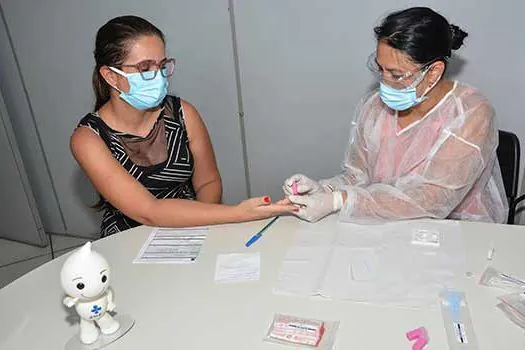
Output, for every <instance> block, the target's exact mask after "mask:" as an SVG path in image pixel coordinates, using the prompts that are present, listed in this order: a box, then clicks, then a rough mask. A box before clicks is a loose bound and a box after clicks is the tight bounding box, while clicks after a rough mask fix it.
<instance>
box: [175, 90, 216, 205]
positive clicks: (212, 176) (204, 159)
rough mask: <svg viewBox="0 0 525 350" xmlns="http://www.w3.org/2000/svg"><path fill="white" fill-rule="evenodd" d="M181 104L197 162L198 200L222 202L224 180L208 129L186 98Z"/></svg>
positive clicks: (195, 169)
mask: <svg viewBox="0 0 525 350" xmlns="http://www.w3.org/2000/svg"><path fill="white" fill-rule="evenodd" d="M181 104H182V109H183V111H184V121H185V124H186V128H187V130H188V138H189V140H190V151H191V153H192V155H193V159H194V164H195V165H194V172H193V177H192V182H193V188H195V192H196V193H197V200H198V201H200V202H204V203H220V202H221V197H222V182H221V176H220V174H219V169H218V168H217V161H216V160H215V154H214V152H213V146H212V144H211V140H210V136H209V134H208V130H207V129H206V125H204V122H203V121H202V119H201V116H200V115H199V112H197V110H196V109H195V107H193V106H192V105H191V104H190V103H188V102H186V101H184V100H181Z"/></svg>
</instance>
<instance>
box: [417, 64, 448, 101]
mask: <svg viewBox="0 0 525 350" xmlns="http://www.w3.org/2000/svg"><path fill="white" fill-rule="evenodd" d="M430 67H432V66H431V65H430V66H428V68H427V69H426V70H425V74H424V75H426V74H427V73H428V72H429V71H430ZM442 77H443V74H441V75H440V76H439V77H438V78H437V79H436V81H434V83H433V84H432V85H430V86H429V87H427V88H426V90H425V92H423V94H421V98H423V97H425V98H426V94H428V93H429V92H430V90H432V89H433V88H435V87H436V85H437V84H438V83H439V81H440V80H441V78H442ZM421 81H423V79H422V80H421ZM420 83H421V82H420Z"/></svg>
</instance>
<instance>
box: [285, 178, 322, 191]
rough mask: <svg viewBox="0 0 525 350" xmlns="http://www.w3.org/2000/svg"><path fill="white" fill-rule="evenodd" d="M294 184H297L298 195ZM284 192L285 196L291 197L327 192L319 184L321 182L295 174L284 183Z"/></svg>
mask: <svg viewBox="0 0 525 350" xmlns="http://www.w3.org/2000/svg"><path fill="white" fill-rule="evenodd" d="M294 182H295V183H297V185H296V186H297V193H294V192H293V189H292V186H294V185H293V184H294ZM283 191H284V193H285V195H287V196H291V195H305V194H314V193H316V192H319V191H323V192H325V189H324V188H323V187H322V186H321V185H320V184H319V182H317V181H314V180H312V179H310V178H309V177H307V176H305V175H303V174H295V175H292V176H291V177H289V178H287V179H286V180H285V181H284V185H283Z"/></svg>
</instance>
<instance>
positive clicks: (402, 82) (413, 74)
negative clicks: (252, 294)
mask: <svg viewBox="0 0 525 350" xmlns="http://www.w3.org/2000/svg"><path fill="white" fill-rule="evenodd" d="M436 61H438V59H436V60H433V61H431V62H429V63H427V64H424V65H422V66H420V67H419V68H418V69H417V70H415V71H407V72H402V71H398V70H385V69H383V67H381V66H380V65H379V64H378V63H377V60H376V54H375V53H372V54H371V55H370V56H369V57H368V61H367V63H366V66H367V68H368V69H369V70H370V71H371V72H372V73H373V74H374V76H375V77H376V78H377V79H378V80H379V81H381V82H384V83H385V84H387V85H390V86H392V87H395V88H407V87H411V86H412V85H414V83H416V82H417V83H416V85H417V84H418V83H419V82H421V80H422V78H423V77H424V76H425V73H426V72H427V71H428V70H429V69H430V66H431V65H432V63H434V62H436Z"/></svg>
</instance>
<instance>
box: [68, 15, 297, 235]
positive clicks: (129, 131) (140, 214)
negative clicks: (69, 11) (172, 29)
mask: <svg viewBox="0 0 525 350" xmlns="http://www.w3.org/2000/svg"><path fill="white" fill-rule="evenodd" d="M94 55H95V61H96V66H95V69H94V71H93V88H94V91H95V95H96V104H95V112H93V113H89V114H87V115H86V116H85V117H84V118H82V120H81V121H80V123H79V124H78V127H77V128H76V129H75V131H74V132H73V135H72V137H71V150H72V153H73V155H74V157H75V159H76V160H77V162H78V163H79V165H80V166H81V167H82V169H83V170H84V172H85V173H86V174H87V176H88V177H89V179H90V180H91V182H92V183H93V185H94V187H95V188H96V190H97V191H98V192H99V193H100V195H101V200H100V202H99V204H98V206H99V207H100V208H101V209H103V210H104V215H103V221H102V227H101V235H102V236H107V235H110V234H113V233H116V232H120V231H123V230H126V229H128V228H132V227H135V226H138V225H140V224H146V225H150V226H164V227H184V226H194V225H208V224H218V223H229V222H241V221H248V220H255V219H262V218H268V217H271V216H275V215H279V214H284V213H288V212H292V211H294V210H296V209H295V208H294V207H293V206H292V205H291V204H289V203H287V202H277V203H273V204H272V203H271V200H270V198H269V197H267V196H266V197H259V198H251V199H248V200H245V201H243V202H241V203H240V204H238V205H233V206H230V205H223V204H220V202H221V195H222V184H221V178H220V175H219V171H218V169H217V164H216V160H215V156H214V153H213V148H212V145H211V142H210V138H209V135H208V132H207V130H206V126H205V125H204V123H203V121H202V119H201V117H200V116H199V114H198V112H197V111H196V109H195V108H194V107H193V106H192V105H191V104H190V103H188V102H186V101H184V100H182V99H180V98H178V97H175V96H170V95H167V90H168V89H167V87H168V77H170V76H171V75H172V74H173V71H174V65H175V61H174V60H173V59H170V58H166V56H165V41H164V35H163V33H162V32H161V31H160V30H159V29H158V28H156V27H155V26H154V25H153V24H151V23H149V22H148V21H146V20H144V19H142V18H140V17H136V16H122V17H117V18H114V19H112V20H110V21H109V22H108V23H106V24H105V25H104V26H102V27H101V28H100V29H99V31H98V33H97V37H96V43H95V52H94Z"/></svg>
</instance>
